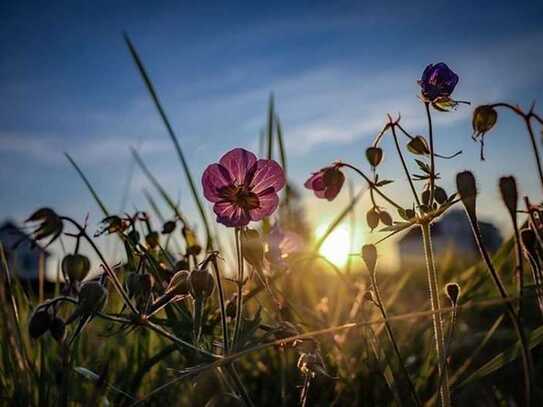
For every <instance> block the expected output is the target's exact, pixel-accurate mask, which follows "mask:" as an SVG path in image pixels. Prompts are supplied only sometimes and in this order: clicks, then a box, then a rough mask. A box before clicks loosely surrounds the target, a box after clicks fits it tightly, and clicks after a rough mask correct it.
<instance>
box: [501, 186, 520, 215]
mask: <svg viewBox="0 0 543 407" xmlns="http://www.w3.org/2000/svg"><path fill="white" fill-rule="evenodd" d="M500 193H501V195H502V199H503V203H505V206H507V209H508V210H509V214H510V215H511V217H512V218H513V219H516V216H517V205H518V192H517V183H516V181H515V178H514V177H501V178H500Z"/></svg>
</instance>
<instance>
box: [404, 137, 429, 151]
mask: <svg viewBox="0 0 543 407" xmlns="http://www.w3.org/2000/svg"><path fill="white" fill-rule="evenodd" d="M407 149H408V150H409V151H410V152H412V153H413V154H417V155H428V154H430V147H428V142H427V141H426V139H425V138H424V137H422V136H415V137H413V138H412V139H411V141H410V142H409V143H407Z"/></svg>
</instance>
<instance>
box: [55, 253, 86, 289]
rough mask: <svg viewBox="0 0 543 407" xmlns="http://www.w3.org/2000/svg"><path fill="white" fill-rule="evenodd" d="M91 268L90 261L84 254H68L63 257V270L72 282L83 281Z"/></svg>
mask: <svg viewBox="0 0 543 407" xmlns="http://www.w3.org/2000/svg"><path fill="white" fill-rule="evenodd" d="M89 270H90V261H89V258H88V257H87V256H83V255H82V254H77V253H76V254H68V255H66V256H64V258H63V259H62V271H63V273H64V275H66V276H68V278H69V279H70V282H76V281H78V282H80V281H82V280H83V279H84V278H85V277H86V276H87V274H88V273H89Z"/></svg>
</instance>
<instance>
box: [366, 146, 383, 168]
mask: <svg viewBox="0 0 543 407" xmlns="http://www.w3.org/2000/svg"><path fill="white" fill-rule="evenodd" d="M366 158H367V159H368V162H369V163H370V165H371V166H372V167H377V166H378V165H379V164H380V163H381V161H382V160H383V150H382V149H381V148H379V147H369V148H368V149H367V150H366Z"/></svg>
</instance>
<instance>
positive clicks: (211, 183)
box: [202, 164, 233, 202]
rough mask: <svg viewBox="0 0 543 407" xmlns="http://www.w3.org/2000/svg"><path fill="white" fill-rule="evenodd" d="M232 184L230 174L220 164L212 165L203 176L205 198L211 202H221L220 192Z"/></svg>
mask: <svg viewBox="0 0 543 407" xmlns="http://www.w3.org/2000/svg"><path fill="white" fill-rule="evenodd" d="M232 184H233V180H232V178H231V177H230V173H229V172H228V170H227V169H226V168H224V167H223V166H222V165H220V164H211V165H210V166H208V167H207V168H206V170H205V171H204V174H203V175H202V186H203V188H204V196H205V197H206V199H207V200H208V201H210V202H218V201H220V200H221V197H220V190H221V189H222V188H224V187H227V186H229V185H232Z"/></svg>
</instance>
